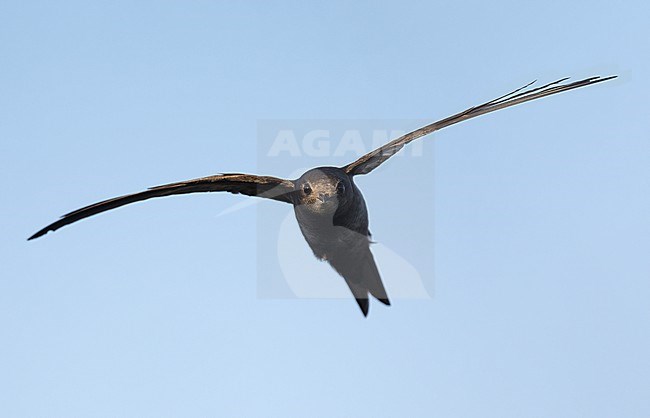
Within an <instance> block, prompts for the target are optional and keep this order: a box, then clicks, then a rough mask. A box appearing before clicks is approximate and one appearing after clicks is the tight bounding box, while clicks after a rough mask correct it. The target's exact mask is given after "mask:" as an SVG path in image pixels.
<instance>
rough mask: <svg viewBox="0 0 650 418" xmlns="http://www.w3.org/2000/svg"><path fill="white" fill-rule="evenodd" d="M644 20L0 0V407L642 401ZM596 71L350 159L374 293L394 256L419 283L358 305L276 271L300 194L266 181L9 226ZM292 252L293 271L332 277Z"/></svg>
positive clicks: (266, 412)
mask: <svg viewBox="0 0 650 418" xmlns="http://www.w3.org/2000/svg"><path fill="white" fill-rule="evenodd" d="M649 15H650V6H648V4H647V2H641V1H629V2H622V3H618V4H614V3H612V2H605V1H590V2H582V1H578V2H568V3H567V2H563V3H559V2H557V3H549V2H528V3H522V2H520V1H496V2H494V1H491V2H482V1H469V2H451V1H449V2H409V1H399V2H368V1H359V2H343V1H341V2H327V3H324V2H323V3H322V4H315V3H314V4H311V3H309V2H299V1H293V2H289V1H287V2H247V3H244V2H240V3H239V4H238V3H237V2H216V1H174V2H169V1H110V2H109V1H93V2H89V1H65V2H63V1H62V2H51V1H41V2H34V1H4V2H2V3H0V56H1V57H2V65H0V170H1V171H2V179H3V183H4V184H3V187H2V194H1V199H2V205H1V207H2V212H3V213H2V215H3V216H2V221H1V222H2V234H1V235H0V254H2V255H1V267H0V271H1V274H0V341H1V344H0V415H2V416H7V417H22V416H26V417H27V416H28V417H34V416H58V417H71V416H83V417H93V416H98V417H103V416H137V417H145V416H152V417H161V416H197V417H198V416H232V417H269V416H273V417H305V416H318V417H333V416H354V417H362V416H367V417H396V416H413V417H501V418H503V417H578V416H584V417H590V418H596V417H648V416H650V400H649V399H650V397H649V396H648V394H649V393H650V357H649V356H648V353H650V303H649V301H650V257H648V249H649V248H650V216H649V215H648V214H649V213H650V193H649V192H650V122H649V119H650V118H649V117H648V115H649V114H648V97H650V88H649V87H648V85H649V84H648V82H647V81H646V80H645V78H646V76H647V74H650V55H649V54H648V51H649V50H650V45H649V41H648V39H650V31H649V30H648V26H647V20H648V16H649ZM610 74H618V75H619V76H620V78H619V79H617V80H615V81H610V82H608V83H604V84H601V85H598V86H593V87H588V88H586V89H581V90H578V91H573V92H570V93H564V94H562V95H560V96H554V97H551V98H546V99H543V100H542V101H539V102H533V103H528V104H525V105H523V106H519V107H516V108H512V109H507V110H504V111H501V112H497V113H494V114H491V115H487V116H483V117H481V118H478V119H474V120H472V121H469V122H466V123H463V124H461V125H457V126H454V127H451V128H448V129H445V130H443V131H440V132H438V133H436V134H435V135H434V136H432V137H427V138H426V139H424V141H425V142H426V145H424V148H423V150H424V151H423V152H424V154H423V157H422V158H415V157H414V158H410V159H409V158H403V159H397V158H395V159H394V160H395V161H393V160H391V161H390V162H388V163H386V164H385V165H384V166H382V167H381V168H380V169H378V170H377V171H376V172H373V173H372V174H371V175H369V176H366V177H364V178H360V179H359V180H358V184H359V186H360V187H361V188H362V190H363V192H364V195H365V197H366V200H367V202H368V205H369V207H370V215H371V225H370V227H371V230H372V232H373V237H374V239H375V240H376V241H378V242H379V244H377V247H375V253H376V254H377V261H378V264H379V267H380V269H381V270H382V272H383V275H384V280H385V282H386V284H387V287H388V292H389V294H390V293H391V289H398V288H400V283H402V282H403V281H404V280H407V279H408V278H406V277H402V276H401V274H402V273H403V272H405V271H407V270H408V269H406V270H403V269H401V268H395V266H396V265H398V264H395V263H396V262H393V261H391V259H390V256H388V255H385V254H387V253H390V252H391V251H392V252H394V253H395V254H397V255H398V256H399V259H400V260H403V261H404V263H405V264H404V265H407V266H408V268H409V269H411V268H412V269H414V271H415V272H416V273H418V274H419V275H420V276H421V279H422V285H423V286H424V288H425V289H426V290H427V293H428V294H429V297H424V298H412V297H408V296H405V297H398V296H396V297H394V298H393V306H392V307H390V308H386V307H384V306H382V305H380V304H379V303H376V302H375V303H372V306H371V309H370V316H369V317H368V318H363V316H362V315H361V314H360V313H359V311H358V308H357V306H356V304H355V303H354V301H352V300H351V299H350V298H348V297H347V295H345V294H344V295H343V296H344V298H334V299H332V298H316V299H314V298H303V297H297V296H295V292H293V293H292V291H291V286H285V287H284V288H278V285H277V284H278V283H280V284H282V283H286V278H285V277H284V276H283V274H284V273H283V271H282V269H281V268H279V267H278V266H279V265H280V261H279V255H278V253H279V250H278V248H277V247H278V245H277V241H276V244H273V242H272V241H273V237H275V236H277V235H273V234H274V233H275V232H274V231H275V230H274V227H277V226H278V225H283V222H285V220H286V219H287V216H288V215H289V214H290V208H289V207H287V206H283V205H281V204H280V203H276V202H267V201H265V202H258V204H256V205H245V204H244V205H243V206H241V207H240V206H237V205H238V204H243V203H244V202H246V201H247V199H246V198H243V197H240V196H231V195H219V194H211V195H193V196H178V197H174V198H167V199H158V200H152V201H148V202H145V203H141V204H138V205H134V206H131V207H126V208H123V209H120V210H118V211H115V212H112V213H107V214H103V215H101V216H98V217H96V218H92V219H89V220H86V221H84V222H80V223H78V224H75V225H73V226H70V227H67V228H64V229H62V230H60V231H58V232H56V233H54V234H50V235H48V236H46V237H44V238H41V239H39V240H36V241H30V242H27V241H26V238H27V237H28V236H29V235H31V234H32V233H33V232H35V231H36V230H37V229H40V228H41V227H42V226H44V225H46V224H48V223H50V222H52V221H54V220H55V219H56V218H57V217H58V216H59V215H62V214H63V213H66V212H68V211H71V210H73V209H76V208H78V207H80V206H83V205H86V204H89V203H93V202H95V201H97V200H101V199H105V198H108V197H113V196H116V195H120V194H124V193H130V192H135V191H139V190H141V189H144V188H145V187H148V186H153V185H158V184H162V183H166V182H171V181H177V180H183V179H188V178H193V177H199V176H204V175H210V174H215V173H219V172H232V171H234V172H251V173H256V172H260V171H263V172H264V174H271V175H278V176H291V175H295V174H296V172H297V171H296V170H300V169H303V168H305V167H310V166H312V165H313V164H314V159H313V158H311V157H308V156H304V155H302V156H295V157H292V158H289V159H286V160H279V159H275V160H274V159H268V158H264V155H265V150H266V148H264V147H265V146H267V145H268V143H267V142H265V141H268V138H267V137H265V136H264V133H265V132H267V130H266V129H267V128H268V126H271V125H272V124H273V123H274V122H273V121H278V120H281V121H287V123H286V124H287V125H288V126H292V127H296V126H303V125H301V123H304V121H305V120H310V121H312V122H313V121H314V120H315V122H313V124H312V125H310V126H313V127H314V128H315V127H319V126H320V127H324V129H333V130H336V129H341V128H342V127H345V126H348V125H346V124H348V123H349V124H350V125H351V126H357V125H358V126H365V125H363V124H364V122H360V121H363V120H366V121H367V120H371V121H375V122H373V126H382V127H383V126H389V127H394V126H397V128H399V129H410V128H417V127H418V126H419V124H420V123H421V122H422V121H423V120H426V121H429V120H430V121H433V120H435V119H439V118H442V117H445V116H448V115H449V114H451V113H455V112H457V111H460V110H463V109H465V108H467V107H469V106H472V105H475V104H478V103H480V102H481V101H485V100H488V99H491V98H493V97H495V96H498V95H501V94H503V93H505V92H507V91H510V90H512V89H514V88H516V87H519V86H520V85H523V84H525V83H526V82H528V81H531V80H533V79H539V80H540V81H542V82H544V81H552V80H554V79H557V78H561V77H564V76H572V77H574V78H576V79H577V78H581V77H587V76H591V75H603V76H604V75H610ZM269 121H271V122H269ZM301 121H303V122H301ZM327 121H330V122H331V125H330V123H328V122H327ZM346 121H347V122H346ZM391 121H392V122H391ZM384 122H386V123H384ZM269 124H270V125H269ZM352 159H353V158H352V156H351V155H345V156H336V155H331V156H329V155H326V156H324V157H323V158H322V163H325V164H343V163H345V162H347V161H349V160H352ZM387 190H390V191H391V192H390V193H387ZM233 205H235V206H236V207H235V210H231V209H232V208H233ZM224 211H225V212H224ZM286 225H287V228H295V223H291V222H288V221H287V223H286ZM276 232H277V231H276ZM297 238H300V237H299V236H298V237H297ZM265 240H266V241H265ZM269 240H270V241H269ZM267 241H268V242H271V244H268V242H267ZM379 246H382V247H381V249H380V247H379ZM300 248H301V250H297V252H298V253H300V254H297V255H296V258H299V257H298V256H300V257H303V256H304V257H307V258H305V259H306V260H307V261H306V262H303V261H301V263H302V264H291V263H290V264H291V266H294V267H295V266H303V265H304V269H302V270H300V269H299V270H298V279H299V280H298V282H299V283H311V282H309V281H310V280H312V279H313V278H312V277H310V276H318V277H319V280H321V281H322V280H328V279H329V280H331V282H332V283H336V284H335V285H333V286H339V289H341V286H343V284H342V280H341V279H340V278H338V277H337V276H336V274H335V273H334V272H333V271H330V270H329V269H328V268H327V266H326V265H324V264H322V263H319V262H317V261H316V260H315V259H309V252H308V249H307V247H306V244H304V247H302V246H301V247H300ZM380 253H381V254H380ZM304 257H303V258H304ZM408 271H411V272H412V271H413V270H408ZM401 272H402V273H401ZM301 273H302V277H300V276H301ZM403 274H404V275H406V273H403ZM409 274H410V273H409ZM434 276H435V277H434ZM323 277H324V278H325V279H323ZM300 279H302V280H304V282H303V281H302V280H300ZM280 287H281V286H280ZM269 289H270V290H269ZM287 289H289V290H287ZM343 289H344V287H343ZM275 291H277V292H276V293H274V292H275ZM395 292H397V290H395ZM280 293H281V294H282V295H280V296H278V295H279V294H280Z"/></svg>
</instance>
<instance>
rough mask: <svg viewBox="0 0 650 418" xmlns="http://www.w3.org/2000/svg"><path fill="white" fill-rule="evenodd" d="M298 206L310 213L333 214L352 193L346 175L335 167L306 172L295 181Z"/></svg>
mask: <svg viewBox="0 0 650 418" xmlns="http://www.w3.org/2000/svg"><path fill="white" fill-rule="evenodd" d="M295 184H296V187H297V189H298V190H297V192H298V194H299V205H301V206H303V207H304V208H306V209H308V210H309V211H310V212H314V213H318V214H322V215H327V214H330V215H331V214H334V212H336V210H337V209H338V208H339V206H340V205H342V204H345V203H346V202H347V201H348V200H349V197H350V196H351V193H352V183H351V181H350V178H349V176H348V175H347V174H345V173H344V172H343V171H342V170H340V169H338V168H335V167H319V168H314V169H312V170H309V171H307V172H306V173H305V174H303V175H302V176H301V177H300V178H299V179H298V180H297V181H296V183H295Z"/></svg>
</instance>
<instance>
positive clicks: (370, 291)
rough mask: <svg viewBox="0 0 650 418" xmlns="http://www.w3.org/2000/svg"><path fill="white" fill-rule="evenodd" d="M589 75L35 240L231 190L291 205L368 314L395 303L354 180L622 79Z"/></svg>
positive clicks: (74, 216) (123, 200)
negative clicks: (439, 136) (309, 163)
mask: <svg viewBox="0 0 650 418" xmlns="http://www.w3.org/2000/svg"><path fill="white" fill-rule="evenodd" d="M615 77H616V76H612V77H605V78H601V77H590V78H587V79H584V80H580V81H576V82H573V83H567V84H561V83H562V82H564V81H566V80H567V79H561V80H558V81H555V82H553V83H549V84H546V85H544V86H541V87H537V88H531V89H528V90H526V89H527V88H528V87H530V86H531V85H532V84H533V83H534V82H533V83H529V84H527V85H525V86H523V87H521V88H519V89H517V90H515V91H513V92H511V93H508V94H506V95H503V96H501V97H498V98H496V99H494V100H491V101H489V102H486V103H483V104H481V105H478V106H475V107H471V108H469V109H467V110H465V111H463V112H460V113H457V114H455V115H452V116H449V117H447V118H445V119H442V120H439V121H437V122H434V123H432V124H430V125H427V126H424V127H422V128H420V129H417V130H415V131H413V132H410V133H408V134H406V135H403V136H401V137H399V138H397V139H395V140H393V141H391V142H389V143H387V144H385V145H383V146H382V147H379V148H377V149H375V150H373V151H371V152H369V153H368V154H366V155H364V156H362V157H361V158H359V159H358V160H356V161H354V162H352V163H350V164H348V165H346V166H344V167H318V168H315V169H312V170H309V171H307V172H306V173H305V174H303V175H302V176H301V177H300V178H299V179H296V180H285V179H280V178H276V177H270V176H256V175H251V174H220V175H216V176H210V177H202V178H198V179H194V180H187V181H183V182H179V183H171V184H166V185H163V186H157V187H152V188H150V189H147V190H145V191H143V192H139V193H134V194H129V195H125V196H121V197H116V198H113V199H108V200H104V201H102V202H99V203H95V204H92V205H89V206H86V207H83V208H81V209H78V210H75V211H74V212H70V213H68V214H66V215H64V216H62V217H61V219H59V220H58V221H56V222H54V223H52V224H50V225H48V226H46V227H45V228H43V229H41V230H39V231H38V232H36V233H35V234H34V235H32V236H31V237H29V239H30V240H31V239H34V238H38V237H40V236H42V235H45V234H46V233H47V232H49V231H56V230H57V229H59V228H61V227H63V226H66V225H69V224H71V223H73V222H77V221H79V220H81V219H84V218H87V217H89V216H92V215H96V214H98V213H101V212H105V211H107V210H111V209H115V208H118V207H120V206H124V205H127V204H129V203H134V202H139V201H142V200H147V199H151V198H153V197H163V196H171V195H177V194H188V193H199V192H230V193H234V194H244V195H247V196H256V197H263V198H267V199H272V200H276V201H280V202H285V203H290V204H292V205H293V207H294V211H295V215H296V219H297V221H298V225H299V226H300V230H301V232H302V234H303V236H304V237H305V240H306V241H307V243H308V244H309V247H310V248H311V249H312V251H313V253H314V255H315V256H316V257H317V258H318V259H320V260H323V261H327V262H328V263H329V264H330V265H331V266H332V267H333V268H334V269H335V270H336V271H337V272H338V273H339V274H340V275H341V276H342V277H343V278H344V279H345V281H346V283H347V284H348V287H349V288H350V291H351V292H352V295H353V296H354V298H355V299H356V301H357V303H358V305H359V308H360V309H361V311H362V312H363V314H364V315H367V314H368V308H369V303H368V298H369V295H372V296H373V297H375V298H376V299H378V300H379V301H381V302H382V303H384V304H386V305H390V301H389V299H388V295H387V293H386V290H385V289H384V285H383V284H382V281H381V277H380V275H379V270H378V269H377V265H376V264H375V260H374V258H373V256H372V253H371V252H370V232H369V230H368V211H367V209H366V204H365V201H364V199H363V195H362V194H361V191H360V190H359V189H358V188H357V187H356V185H355V184H354V176H357V175H362V174H368V173H370V172H371V171H372V170H374V169H375V168H377V167H378V166H379V165H381V164H382V163H383V162H384V161H386V160H387V159H389V158H390V157H391V156H393V155H395V154H396V153H397V152H398V151H399V150H401V149H402V148H403V147H404V146H405V145H406V144H408V143H409V142H412V141H414V140H416V139H418V138H421V137H423V136H425V135H428V134H430V133H432V132H434V131H437V130H439V129H442V128H445V127H447V126H451V125H454V124H456V123H459V122H462V121H465V120H468V119H471V118H474V117H477V116H480V115H484V114H486V113H490V112H494V111H496V110H499V109H505V108H507V107H510V106H514V105H517V104H520V103H525V102H527V101H531V100H535V99H539V98H542V97H545V96H549V95H552V94H556V93H560V92H563V91H568V90H572V89H576V88H579V87H584V86H589V85H592V84H596V83H600V82H602V81H606V80H610V79H612V78H615Z"/></svg>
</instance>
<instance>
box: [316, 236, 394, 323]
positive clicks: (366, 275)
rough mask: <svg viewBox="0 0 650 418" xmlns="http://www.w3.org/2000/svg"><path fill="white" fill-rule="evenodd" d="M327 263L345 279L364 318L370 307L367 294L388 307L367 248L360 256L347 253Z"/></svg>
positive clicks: (384, 291) (383, 289)
mask: <svg viewBox="0 0 650 418" xmlns="http://www.w3.org/2000/svg"><path fill="white" fill-rule="evenodd" d="M328 261H329V263H330V264H331V265H332V267H334V269H335V270H336V271H337V272H338V273H339V274H340V275H341V276H343V278H344V279H345V282H346V283H347V285H348V287H349V288H350V291H351V292H352V295H353V296H354V298H355V299H356V301H357V304H358V305H359V308H360V309H361V312H362V313H363V315H364V316H368V309H369V305H370V304H369V301H368V294H370V295H372V296H373V297H375V298H376V299H377V300H379V301H380V302H381V303H383V304H384V305H388V306H390V301H389V300H388V295H387V294H386V289H385V288H384V285H383V283H382V282H381V276H380V275H379V270H378V269H377V265H376V264H375V259H374V258H373V256H372V253H371V252H370V249H369V248H368V249H367V250H365V251H364V252H363V253H362V254H361V255H360V256H359V255H358V254H356V255H351V254H349V253H346V254H338V255H337V256H335V257H332V258H330V259H328Z"/></svg>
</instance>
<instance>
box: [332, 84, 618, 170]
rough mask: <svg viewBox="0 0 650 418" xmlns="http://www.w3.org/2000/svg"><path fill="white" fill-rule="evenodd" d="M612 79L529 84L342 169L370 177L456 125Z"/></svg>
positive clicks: (389, 144)
mask: <svg viewBox="0 0 650 418" xmlns="http://www.w3.org/2000/svg"><path fill="white" fill-rule="evenodd" d="M612 78H616V76H611V77H604V78H602V77H599V76H598V77H590V78H587V79H584V80H580V81H575V82H573V83H567V84H561V83H562V82H564V81H566V80H568V78H563V79H561V80H557V81H554V82H552V83H549V84H546V85H544V86H541V87H536V88H531V89H528V90H526V89H527V88H528V87H530V86H531V85H532V84H533V83H535V81H533V82H532V83H528V84H527V85H525V86H523V87H521V88H518V89H517V90H514V91H512V92H510V93H508V94H505V95H503V96H501V97H497V98H496V99H494V100H490V101H489V102H486V103H483V104H480V105H478V106H474V107H471V108H469V109H467V110H464V111H462V112H460V113H456V114H455V115H452V116H449V117H447V118H445V119H442V120H439V121H437V122H434V123H432V124H430V125H427V126H424V127H422V128H420V129H417V130H415V131H413V132H409V133H407V134H406V135H403V136H401V137H399V138H397V139H395V140H393V141H391V142H388V143H387V144H385V145H383V146H381V147H379V148H377V149H375V150H373V151H371V152H369V153H368V154H366V155H364V156H363V157H361V158H359V159H358V160H356V161H354V162H352V163H350V164H348V165H346V166H345V167H341V168H342V169H343V170H344V171H345V172H346V173H348V174H349V175H351V176H354V175H358V174H368V173H370V172H371V171H372V170H374V169H375V168H377V167H378V166H379V165H380V164H381V163H383V162H384V161H386V160H387V159H389V158H390V157H392V156H393V155H394V154H396V153H397V152H398V151H399V150H401V149H402V148H403V147H404V145H406V144H408V143H409V142H412V141H415V140H416V139H418V138H421V137H423V136H425V135H428V134H430V133H432V132H434V131H437V130H439V129H442V128H446V127H447V126H450V125H454V124H456V123H459V122H462V121H465V120H467V119H471V118H475V117H477V116H480V115H484V114H486V113H490V112H494V111H496V110H500V109H505V108H506V107H510V106H514V105H518V104H520V103H525V102H528V101H530V100H535V99H539V98H542V97H545V96H550V95H552V94H556V93H561V92H563V91H568V90H573V89H576V88H579V87H584V86H589V85H592V84H596V83H600V82H602V81H607V80H611V79H612ZM522 90H523V91H522Z"/></svg>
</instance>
